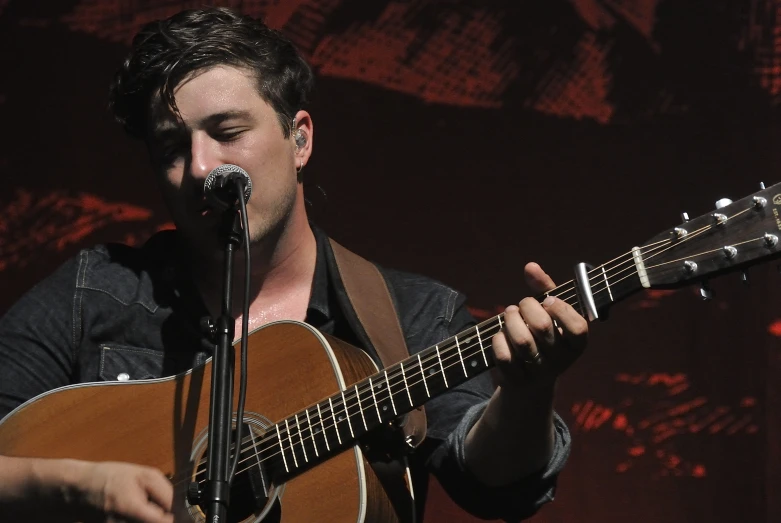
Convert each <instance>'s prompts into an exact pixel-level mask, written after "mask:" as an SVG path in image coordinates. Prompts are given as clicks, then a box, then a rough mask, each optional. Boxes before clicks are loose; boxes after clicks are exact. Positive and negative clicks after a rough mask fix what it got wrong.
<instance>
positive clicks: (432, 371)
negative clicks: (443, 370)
mask: <svg viewBox="0 0 781 523" xmlns="http://www.w3.org/2000/svg"><path fill="white" fill-rule="evenodd" d="M435 372H436V370H435V369H434V367H431V368H430V369H429V370H428V375H429V376H431V375H433V374H434V373H435Z"/></svg>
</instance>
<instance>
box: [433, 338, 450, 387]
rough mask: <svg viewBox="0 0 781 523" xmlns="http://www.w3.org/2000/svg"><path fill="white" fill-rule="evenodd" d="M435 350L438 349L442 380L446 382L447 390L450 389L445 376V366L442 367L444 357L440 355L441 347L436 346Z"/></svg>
mask: <svg viewBox="0 0 781 523" xmlns="http://www.w3.org/2000/svg"><path fill="white" fill-rule="evenodd" d="M434 348H435V349H437V360H439V368H440V369H441V370H442V379H444V380H445V388H446V389H447V388H450V387H448V384H447V376H445V366H444V365H442V356H441V355H440V354H439V345H434Z"/></svg>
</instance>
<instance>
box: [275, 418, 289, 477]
mask: <svg viewBox="0 0 781 523" xmlns="http://www.w3.org/2000/svg"><path fill="white" fill-rule="evenodd" d="M275 427H276V428H277V441H279V452H281V453H282V462H283V463H284V464H285V472H290V469H289V468H288V466H287V458H286V457H285V446H284V445H282V435H281V434H280V433H279V425H278V424H277V425H275Z"/></svg>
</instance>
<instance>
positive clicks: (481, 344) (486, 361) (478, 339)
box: [475, 325, 488, 367]
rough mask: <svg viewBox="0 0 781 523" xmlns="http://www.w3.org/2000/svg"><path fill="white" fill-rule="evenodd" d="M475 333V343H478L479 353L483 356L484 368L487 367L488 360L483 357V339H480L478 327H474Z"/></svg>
mask: <svg viewBox="0 0 781 523" xmlns="http://www.w3.org/2000/svg"><path fill="white" fill-rule="evenodd" d="M475 332H477V341H478V342H479V343H480V353H481V354H482V355H483V361H484V362H485V366H486V367H488V359H487V358H486V357H485V347H483V339H482V338H481V337H480V326H479V325H475Z"/></svg>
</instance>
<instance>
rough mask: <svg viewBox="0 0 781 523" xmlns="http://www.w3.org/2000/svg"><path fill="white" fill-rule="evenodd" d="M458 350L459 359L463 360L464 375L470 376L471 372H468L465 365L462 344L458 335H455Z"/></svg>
mask: <svg viewBox="0 0 781 523" xmlns="http://www.w3.org/2000/svg"><path fill="white" fill-rule="evenodd" d="M455 340H456V350H457V351H458V359H459V360H461V369H462V370H463V371H464V377H465V378H468V377H469V374H467V373H466V366H465V365H464V356H463V355H462V354H461V344H460V343H459V342H458V336H457V335H456V336H455Z"/></svg>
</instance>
